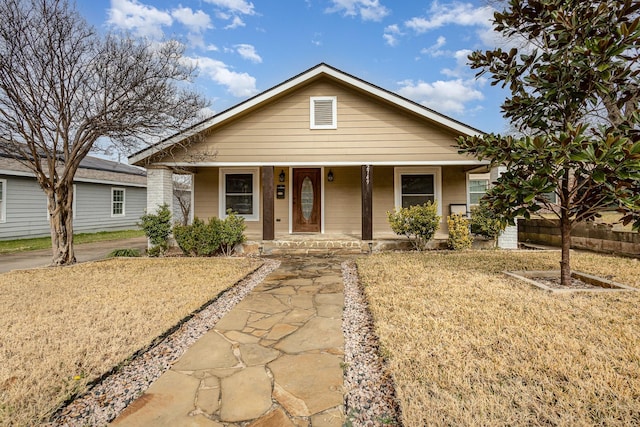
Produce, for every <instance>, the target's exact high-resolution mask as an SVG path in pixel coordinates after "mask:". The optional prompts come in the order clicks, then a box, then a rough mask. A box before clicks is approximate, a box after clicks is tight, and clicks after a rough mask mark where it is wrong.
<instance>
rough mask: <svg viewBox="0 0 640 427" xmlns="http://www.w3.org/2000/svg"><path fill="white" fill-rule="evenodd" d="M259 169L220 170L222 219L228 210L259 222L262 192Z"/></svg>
mask: <svg viewBox="0 0 640 427" xmlns="http://www.w3.org/2000/svg"><path fill="white" fill-rule="evenodd" d="M259 190H260V189H259V187H258V169H257V168H252V169H220V215H219V216H220V218H225V217H226V216H227V210H229V209H231V210H232V211H233V212H235V213H237V214H238V215H240V216H242V217H244V218H245V219H246V220H249V221H257V220H258V219H259V218H260V216H259V214H258V213H259V201H260V191H259Z"/></svg>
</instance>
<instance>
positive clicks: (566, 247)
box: [560, 214, 571, 286]
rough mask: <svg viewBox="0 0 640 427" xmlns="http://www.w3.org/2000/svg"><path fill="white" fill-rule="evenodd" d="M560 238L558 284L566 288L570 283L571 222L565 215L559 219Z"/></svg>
mask: <svg viewBox="0 0 640 427" xmlns="http://www.w3.org/2000/svg"><path fill="white" fill-rule="evenodd" d="M560 237H561V238H562V243H561V246H562V255H561V261H560V283H561V285H562V286H568V285H569V284H570V283H571V263H570V255H571V220H570V218H568V217H567V215H566V214H563V215H561V217H560Z"/></svg>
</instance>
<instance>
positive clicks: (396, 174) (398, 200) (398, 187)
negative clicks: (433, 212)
mask: <svg viewBox="0 0 640 427" xmlns="http://www.w3.org/2000/svg"><path fill="white" fill-rule="evenodd" d="M402 175H433V183H434V187H435V188H434V192H435V195H434V197H435V201H436V203H437V204H438V215H439V216H442V168H440V167H426V168H425V167H406V168H394V170H393V194H394V202H395V206H396V209H400V208H402V179H401V177H402Z"/></svg>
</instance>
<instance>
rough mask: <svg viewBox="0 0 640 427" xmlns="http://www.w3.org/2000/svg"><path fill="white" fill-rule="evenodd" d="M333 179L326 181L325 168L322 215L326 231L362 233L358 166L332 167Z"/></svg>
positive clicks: (326, 170) (360, 189)
mask: <svg viewBox="0 0 640 427" xmlns="http://www.w3.org/2000/svg"><path fill="white" fill-rule="evenodd" d="M331 170H332V171H333V176H334V180H333V182H327V178H326V175H327V174H328V173H329V169H327V168H325V171H324V172H325V177H324V182H325V187H324V188H325V192H324V200H325V206H324V209H325V210H324V217H325V232H326V233H346V234H356V235H358V236H360V235H361V233H362V187H361V184H360V170H361V169H360V167H337V168H332V169H331Z"/></svg>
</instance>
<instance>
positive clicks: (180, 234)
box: [173, 218, 220, 256]
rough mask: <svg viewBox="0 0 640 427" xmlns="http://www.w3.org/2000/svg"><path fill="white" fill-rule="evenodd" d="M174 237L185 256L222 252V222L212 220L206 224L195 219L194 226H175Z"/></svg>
mask: <svg viewBox="0 0 640 427" xmlns="http://www.w3.org/2000/svg"><path fill="white" fill-rule="evenodd" d="M173 237H174V238H175V239H176V243H177V244H178V246H179V247H180V249H181V250H182V252H183V253H184V254H185V255H188V256H211V255H215V254H216V253H217V252H218V251H219V250H220V220H219V219H218V218H211V219H210V220H209V222H208V223H205V222H204V221H202V220H201V219H198V218H195V219H194V220H193V224H190V225H175V226H174V227H173Z"/></svg>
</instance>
